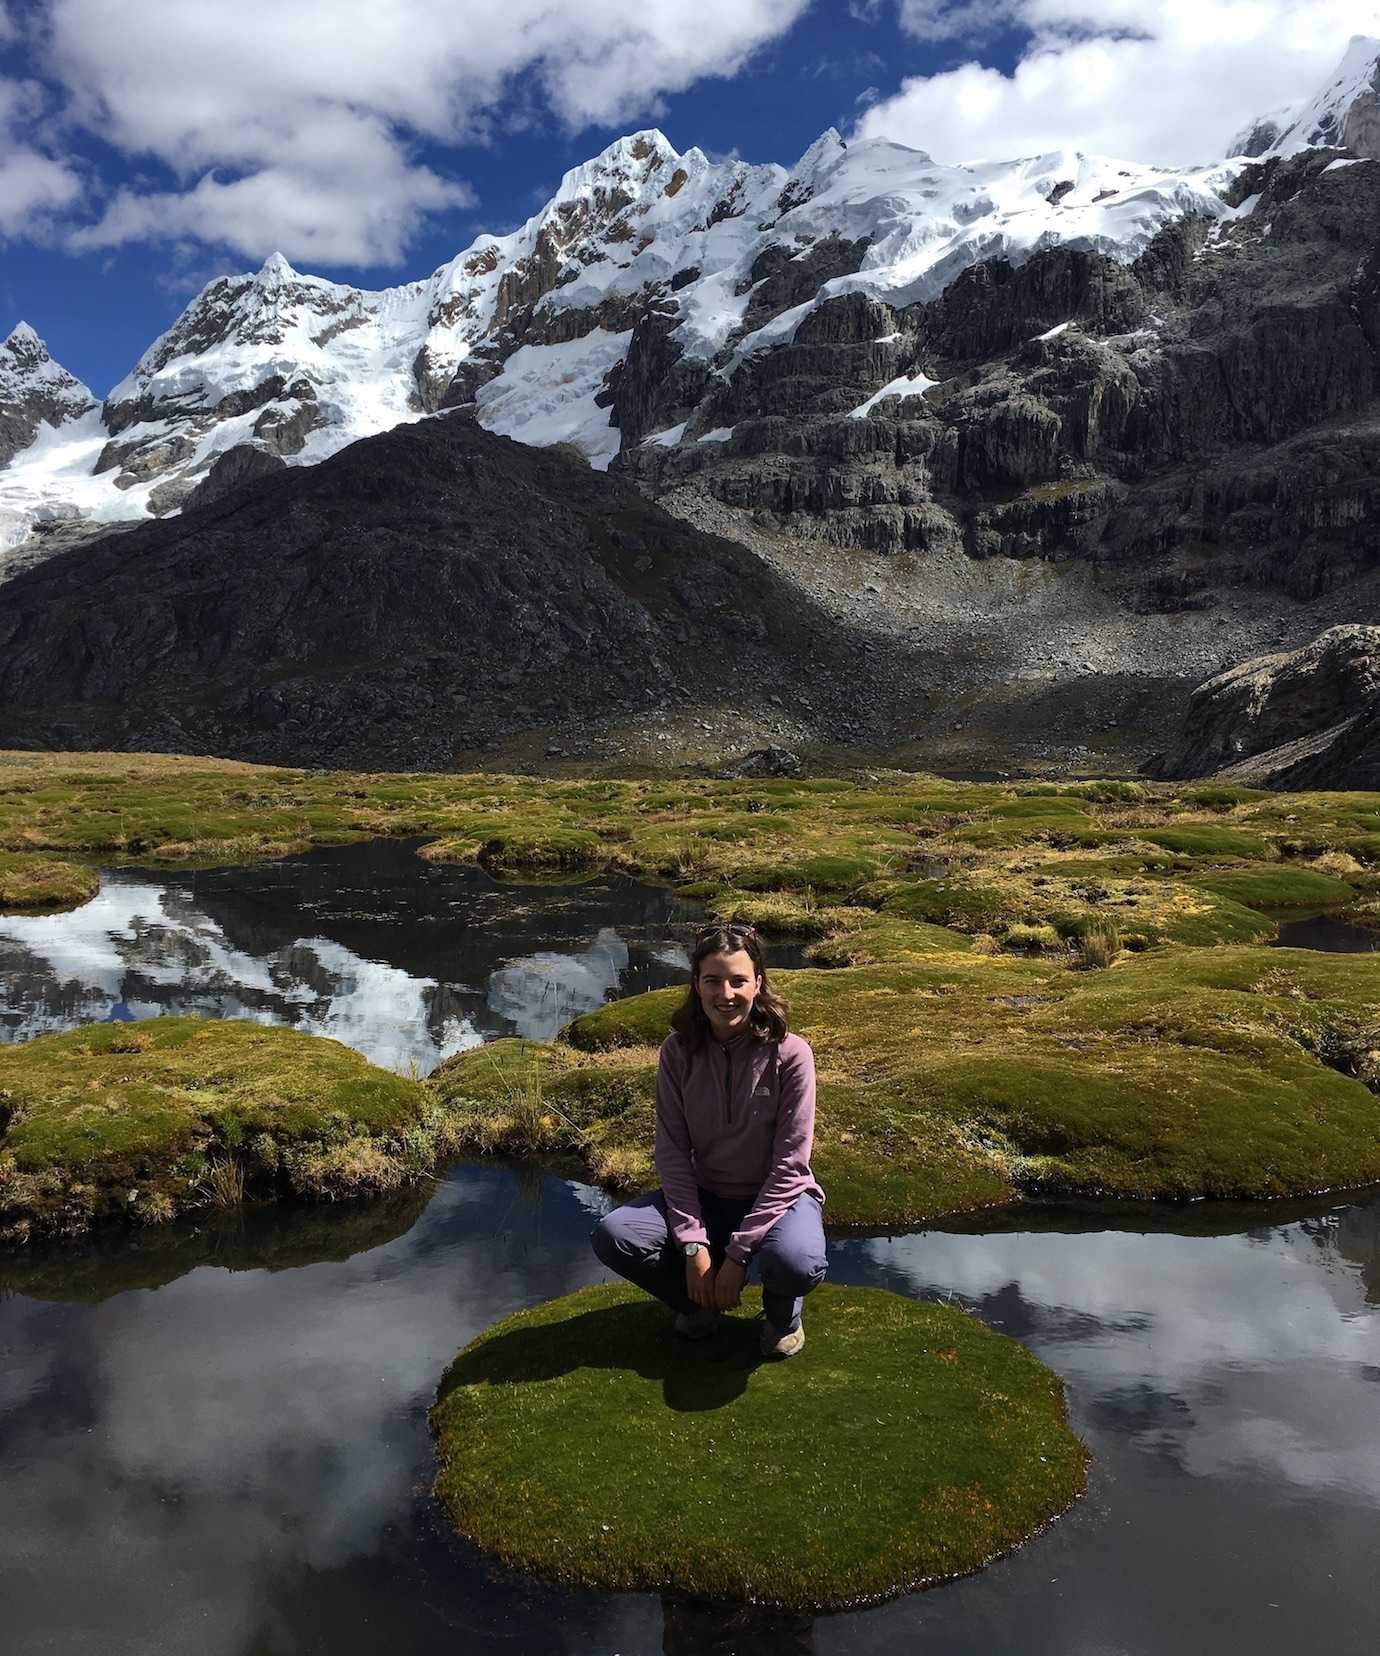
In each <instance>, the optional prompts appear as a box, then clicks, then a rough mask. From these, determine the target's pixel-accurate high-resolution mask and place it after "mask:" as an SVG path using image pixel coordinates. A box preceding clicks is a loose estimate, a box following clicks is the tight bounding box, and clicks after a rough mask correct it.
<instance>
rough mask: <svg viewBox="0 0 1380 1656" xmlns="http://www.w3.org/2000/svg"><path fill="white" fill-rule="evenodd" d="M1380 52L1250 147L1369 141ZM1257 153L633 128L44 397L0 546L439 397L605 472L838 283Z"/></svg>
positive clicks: (1174, 184) (680, 426) (1023, 234)
mask: <svg viewBox="0 0 1380 1656" xmlns="http://www.w3.org/2000/svg"><path fill="white" fill-rule="evenodd" d="M1377 56H1380V42H1376V41H1354V42H1353V43H1352V47H1351V49H1350V50H1349V51H1348V54H1347V57H1346V59H1345V60H1344V63H1343V65H1342V67H1341V69H1340V70H1339V72H1338V75H1337V76H1334V77H1333V79H1332V81H1331V82H1329V86H1328V87H1327V88H1326V89H1324V91H1323V92H1322V93H1320V94H1319V97H1318V98H1317V99H1315V100H1313V103H1312V104H1310V105H1309V107H1308V109H1307V110H1304V111H1301V112H1299V113H1298V114H1296V115H1293V116H1289V117H1287V118H1286V117H1284V116H1281V117H1280V123H1282V124H1278V125H1276V126H1273V127H1271V128H1270V129H1269V141H1268V144H1266V143H1265V127H1264V126H1263V125H1262V124H1261V123H1257V126H1256V130H1255V134H1254V137H1253V138H1250V137H1248V139H1247V142H1246V143H1245V144H1244V146H1243V147H1245V148H1247V149H1250V148H1254V149H1255V150H1256V151H1257V152H1259V150H1260V149H1261V148H1265V147H1271V148H1275V149H1279V148H1299V147H1303V146H1304V145H1306V144H1307V143H1310V142H1321V143H1338V144H1340V143H1343V142H1351V141H1352V139H1353V137H1354V138H1355V139H1356V141H1357V142H1361V143H1367V142H1369V141H1370V139H1369V136H1368V135H1369V134H1370V133H1371V126H1370V125H1368V124H1367V123H1368V121H1369V119H1370V118H1369V116H1368V114H1367V111H1368V110H1369V109H1370V108H1371V107H1372V106H1375V107H1380V106H1376V95H1375V92H1374V90H1373V86H1374V83H1375V80H1376V78H1377V75H1376V58H1377ZM1368 100H1369V101H1368ZM1316 134H1323V136H1320V137H1319V136H1314V135H1316ZM1328 134H1330V135H1331V136H1327V135H1328ZM1248 164H1249V162H1248V161H1247V160H1246V159H1245V157H1244V156H1238V157H1236V158H1234V159H1230V160H1226V161H1223V162H1221V163H1218V164H1216V165H1213V166H1208V167H1200V168H1193V169H1185V170H1177V171H1176V170H1165V169H1162V168H1155V167H1148V166H1143V165H1140V164H1137V163H1134V162H1129V161H1125V162H1124V161H1115V160H1109V159H1106V158H1103V157H1097V156H1090V155H1084V154H1081V153H1079V152H1077V151H1071V150H1066V151H1058V152H1055V153H1052V154H1048V155H1043V156H1037V157H1033V158H1026V159H1022V160H1017V161H1007V162H984V163H978V164H973V165H967V166H948V165H943V164H940V163H938V162H935V161H933V160H932V159H931V158H930V157H929V156H928V155H926V154H925V153H924V152H923V151H919V150H913V149H907V148H905V147H903V146H901V145H898V144H892V143H889V142H886V141H884V140H875V139H874V140H867V141H861V142H856V143H852V144H846V143H845V142H844V141H843V140H842V139H841V138H840V137H839V135H838V133H836V132H834V131H832V130H831V131H829V132H827V133H825V134H824V135H823V136H822V137H821V138H820V139H818V140H817V141H816V142H815V143H814V144H813V145H811V147H810V148H809V150H807V151H806V153H805V154H804V155H803V156H802V157H801V159H800V160H799V161H798V162H797V163H796V165H795V166H794V167H793V168H791V169H789V170H787V169H786V168H783V167H780V166H776V165H763V166H754V165H749V164H747V163H745V162H742V161H737V160H732V161H725V162H715V161H711V160H710V159H709V158H708V157H707V156H706V155H705V154H704V153H703V152H702V151H700V150H698V149H690V150H688V151H686V152H685V153H683V154H682V153H679V152H678V151H676V150H675V149H674V148H673V147H672V145H671V144H670V143H669V141H668V140H667V139H666V138H665V137H664V136H663V135H662V134H661V133H660V132H657V131H655V130H648V131H643V132H639V133H635V134H633V135H631V136H629V137H626V138H621V139H619V140H618V141H617V142H616V143H614V144H611V145H610V146H609V147H608V148H607V149H606V150H604V151H603V152H602V154H600V155H598V156H596V157H595V158H594V159H592V160H590V161H588V162H586V163H585V164H584V165H582V166H580V167H577V168H575V169H573V170H572V171H571V172H569V173H567V174H566V176H565V177H564V178H563V179H562V181H561V185H560V188H559V189H558V191H557V192H556V195H555V196H554V198H553V199H552V201H551V202H550V203H548V204H547V206H545V207H544V208H543V209H542V210H541V211H540V212H539V213H537V214H536V215H535V216H534V217H533V218H531V219H529V220H528V222H527V223H526V224H524V225H523V226H521V228H519V229H517V230H515V231H513V232H512V233H511V234H509V235H506V236H480V237H478V238H476V240H475V241H474V242H473V243H472V244H471V245H470V246H469V247H468V248H466V249H465V250H464V251H463V252H462V253H460V254H458V255H457V256H456V257H455V258H454V259H452V260H451V261H450V262H449V263H448V264H446V265H443V266H442V267H441V268H440V269H439V270H437V271H435V272H434V273H433V274H432V275H431V276H430V277H427V278H426V279H424V280H422V281H417V282H411V283H407V284H404V285H402V286H400V287H394V288H386V289H383V290H380V291H369V290H365V289H358V288H353V287H347V286H343V285H340V284H337V283H333V282H329V281H326V280H323V279H322V278H320V277H315V276H310V275H306V274H303V273H300V272H298V271H295V270H294V269H293V268H292V266H291V265H289V264H288V262H287V261H286V260H285V259H284V258H282V257H281V255H276V254H275V255H274V256H273V257H272V258H270V259H269V260H268V261H267V262H266V263H265V265H264V266H263V268H262V269H261V270H259V271H258V272H257V273H255V274H252V275H243V276H236V277H228V278H222V279H220V280H217V281H215V282H212V283H211V284H210V285H209V286H208V287H207V288H205V289H204V290H203V291H202V292H201V293H200V294H199V295H198V296H197V298H196V299H195V300H194V301H193V302H192V303H191V305H189V306H188V308H187V310H186V311H185V312H184V313H183V314H182V316H181V317H179V319H178V320H177V322H176V323H175V324H174V325H173V327H172V328H170V329H169V330H168V332H167V333H165V334H164V335H163V336H162V337H161V338H160V339H158V340H156V341H155V342H154V344H153V345H152V346H151V347H150V348H149V349H148V351H146V352H145V354H144V355H143V357H142V358H141V359H140V360H139V362H138V363H137V364H136V366H135V367H134V369H133V370H132V371H131V373H130V374H129V375H128V376H127V377H126V378H125V379H124V380H122V381H121V383H120V384H119V385H117V386H116V387H115V388H114V389H113V390H112V391H111V392H110V394H109V396H108V397H107V398H106V400H105V402H104V404H103V406H101V407H100V408H99V409H97V408H96V407H95V406H94V404H93V402H92V401H91V400H90V399H89V395H88V394H87V393H85V390H84V388H83V387H80V386H76V382H75V381H73V382H71V383H72V385H73V386H75V391H74V392H73V393H72V394H71V397H70V399H69V400H68V402H66V403H65V404H64V405H63V409H62V410H61V412H60V417H59V416H58V415H57V414H56V413H55V414H54V415H53V416H49V415H46V414H44V415H40V422H41V423H37V424H35V425H34V426H32V427H31V428H30V434H29V435H30V438H31V440H29V441H28V446H27V447H24V448H22V449H21V451H20V452H19V453H17V454H15V455H14V457H13V458H11V459H10V460H9V464H8V466H7V467H6V468H5V469H4V470H3V471H0V546H3V545H5V544H7V543H8V544H13V543H14V542H15V541H17V540H19V539H21V538H22V537H23V535H24V533H25V532H27V529H28V528H29V527H30V526H32V525H33V524H34V522H35V521H36V520H41V519H42V517H43V516H44V514H45V513H46V514H49V515H51V514H53V513H54V512H66V513H68V514H71V513H73V512H75V513H78V514H80V515H82V516H85V517H89V518H92V519H95V520H98V521H100V520H113V519H119V518H129V517H133V516H140V515H144V514H152V515H163V514H165V513H167V512H170V511H175V510H177V509H178V508H179V507H180V505H181V504H182V503H183V502H184V501H185V500H186V499H187V497H188V496H189V494H190V493H191V491H192V490H193V489H194V488H195V487H196V486H197V485H198V484H199V483H200V482H201V480H202V479H204V478H205V476H206V474H207V472H208V471H209V469H210V468H211V467H212V465H213V464H214V462H215V461H216V460H217V459H218V458H219V457H220V456H221V455H222V454H224V453H225V452H226V451H228V450H230V449H233V448H236V447H239V446H241V445H250V446H251V447H254V448H258V449H261V450H264V451H266V452H268V453H270V454H274V455H277V456H281V457H283V458H286V459H287V460H289V461H290V462H292V463H296V464H304V463H310V462H313V461H317V460H320V459H322V458H324V457H325V456H326V455H328V454H331V453H333V452H334V451H336V450H337V449H339V448H341V447H343V446H344V445H345V444H347V443H349V442H351V441H353V440H355V439H356V438H358V437H361V436H364V435H366V434H369V433H372V432H376V431H379V430H382V429H385V428H387V427H389V426H392V425H395V424H397V423H399V422H401V421H406V420H414V419H419V418H422V417H424V416H426V415H429V414H434V413H437V412H440V411H444V410H448V409H453V408H466V409H468V410H470V411H471V412H472V413H473V415H474V417H475V418H477V419H478V421H479V422H480V424H481V425H483V426H485V427H487V428H488V429H489V430H491V431H494V432H498V433H503V434H507V435H510V436H513V437H516V438H519V439H521V440H522V441H525V442H530V443H536V444H551V443H557V442H565V443H570V444H573V445H574V446H576V447H577V448H579V449H580V450H581V451H582V452H583V453H584V454H585V455H586V457H587V458H588V459H589V461H590V462H591V464H593V465H595V466H600V467H602V466H607V465H608V463H609V462H610V460H611V459H612V458H613V457H614V455H615V454H617V453H618V452H619V449H620V447H624V448H626V447H629V446H631V445H634V444H636V443H639V442H643V441H648V440H655V441H657V442H659V443H662V444H666V445H675V444H677V443H680V442H681V441H691V440H694V439H695V438H696V437H702V436H704V435H706V433H705V432H703V431H697V430H695V429H694V427H693V423H692V422H691V430H690V432H689V434H688V435H687V432H686V429H685V426H686V423H687V420H688V415H689V414H690V413H692V412H693V409H694V406H695V405H696V403H697V401H698V400H699V399H700V398H701V397H702V396H703V392H704V387H705V386H706V385H707V384H711V383H714V382H718V383H730V384H731V383H732V382H733V380H734V379H735V377H736V376H737V375H738V374H739V373H741V372H742V371H743V370H744V368H745V367H746V366H747V365H748V364H750V363H752V362H753V361H754V359H760V357H761V355H762V354H763V353H765V352H769V351H771V350H772V349H773V348H775V347H778V346H781V345H785V344H789V343H790V342H791V340H792V339H793V338H794V336H795V334H796V331H797V329H799V327H800V326H801V324H802V323H803V322H804V321H805V319H806V318H807V317H808V316H809V315H810V314H811V312H813V311H814V310H816V309H817V308H818V307H819V306H821V305H822V304H824V303H825V302H827V301H828V300H830V299H834V298H838V297H839V296H841V295H845V294H850V293H856V294H860V295H863V296H866V297H868V298H872V299H878V300H883V301H885V302H886V303H887V304H888V305H890V306H892V307H901V306H905V305H909V304H914V303H917V302H920V301H924V300H928V299H931V298H934V297H935V296H937V295H938V294H939V293H941V292H942V291H943V290H944V289H945V288H946V287H947V286H948V285H949V284H950V283H951V282H952V281H953V280H954V278H955V277H956V276H958V275H959V274H960V273H961V272H962V271H964V270H965V269H967V268H968V267H970V266H972V265H974V264H977V263H979V262H982V261H985V260H991V259H995V258H1005V259H1007V260H1009V261H1010V262H1011V263H1013V264H1020V263H1023V262H1024V261H1025V260H1026V259H1028V258H1029V257H1031V256H1032V255H1034V254H1036V253H1038V252H1040V251H1043V250H1045V249H1048V248H1053V247H1057V246H1065V247H1071V248H1081V249H1087V250H1090V251H1095V252H1101V253H1104V254H1107V255H1110V256H1111V257H1112V258H1114V259H1117V260H1119V261H1123V262H1129V261H1131V260H1133V259H1135V258H1136V257H1137V256H1138V255H1139V254H1140V253H1142V252H1143V251H1144V250H1145V248H1146V247H1147V246H1148V245H1149V243H1150V242H1151V241H1152V239H1153V238H1154V237H1155V235H1156V233H1157V232H1158V231H1160V230H1161V229H1163V228H1164V227H1165V226H1166V225H1167V224H1170V223H1172V222H1173V221H1175V220H1178V219H1181V218H1183V217H1184V216H1186V215H1189V214H1193V215H1200V216H1204V217H1207V218H1210V219H1219V220H1227V219H1231V218H1232V217H1234V216H1235V215H1236V212H1237V209H1236V208H1235V207H1233V206H1232V205H1230V202H1231V201H1232V200H1233V199H1234V194H1233V185H1234V182H1235V180H1236V178H1237V176H1238V175H1239V173H1240V172H1241V170H1242V169H1243V168H1244V167H1245V166H1247V165H1248ZM639 328H640V329H641V330H642V333H643V334H644V335H645V334H646V333H647V332H648V330H649V329H650V330H652V331H654V332H655V334H656V336H657V341H658V351H657V353H656V355H655V361H656V365H657V367H656V371H657V372H658V373H661V372H663V371H664V370H666V368H667V364H671V365H673V366H674V371H675V374H676V375H677V376H679V380H678V381H677V382H676V384H677V386H678V385H680V384H681V383H682V382H683V384H684V385H685V386H686V387H687V388H688V389H686V392H685V395H684V396H683V397H679V399H678V397H677V395H675V394H672V395H666V394H662V395H660V396H658V397H657V398H655V399H651V400H650V402H649V403H648V412H650V411H651V409H652V405H653V404H654V412H655V414H656V416H657V418H658V419H659V422H660V429H649V428H648V426H647V420H646V419H642V420H638V419H633V418H629V417H627V414H626V409H625V413H624V415H623V417H622V418H621V419H620V415H619V409H618V404H619V382H620V378H621V377H627V376H632V375H634V374H635V373H636V372H646V367H645V363H644V364H643V366H641V367H638V366H637V364H635V363H633V362H631V361H630V357H629V350H630V346H631V345H632V342H633V338H634V331H635V330H637V329H639ZM18 336H19V331H17V333H16V335H15V336H12V340H11V343H12V342H13V340H14V339H15V338H17V337H18ZM30 337H31V336H30ZM33 343H34V345H35V346H36V347H37V349H38V351H40V352H42V355H43V358H44V360H45V361H46V360H47V357H46V352H43V351H42V345H41V342H38V341H36V340H34V342H33ZM9 348H10V347H9V345H7V346H6V349H7V350H8V349H9ZM643 355H644V356H645V355H646V353H643ZM900 366H901V367H902V368H904V369H905V370H906V372H907V373H908V374H909V375H910V380H914V379H915V376H916V374H917V373H918V372H919V366H918V365H913V364H909V363H907V364H902V365H900ZM54 371H55V372H57V373H61V370H56V369H55V368H54ZM66 378H67V379H69V380H70V376H66ZM908 383H910V381H908ZM3 385H4V382H3V381H0V397H3V394H4V391H3ZM675 389H676V387H675V386H673V387H672V390H673V392H674V391H675ZM879 390H880V382H879ZM622 400H623V403H624V404H625V405H626V404H627V402H628V400H629V398H628V392H627V386H626V385H625V386H624V390H623V397H622ZM644 401H646V399H644ZM29 406H30V407H32V406H34V405H33V404H32V403H30V405H29ZM4 407H5V404H4V403H3V402H2V401H0V414H2V413H3V409H4ZM3 430H4V428H3V426H0V436H2V435H3ZM13 446H14V447H16V448H18V447H19V444H18V443H17V442H16V443H15V444H14V445H13ZM5 458H8V457H7V456H6V455H5V453H4V450H3V448H0V461H3V460H4V459H5ZM6 521H8V525H9V527H8V529H6V527H5V523H6Z"/></svg>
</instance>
